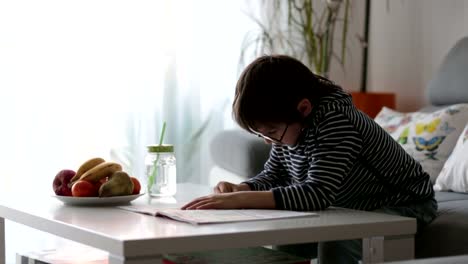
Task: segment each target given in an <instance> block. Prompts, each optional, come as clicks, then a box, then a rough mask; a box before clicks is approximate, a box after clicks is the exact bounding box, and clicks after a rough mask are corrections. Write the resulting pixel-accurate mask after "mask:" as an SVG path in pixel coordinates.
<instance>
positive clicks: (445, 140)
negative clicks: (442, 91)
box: [375, 104, 468, 183]
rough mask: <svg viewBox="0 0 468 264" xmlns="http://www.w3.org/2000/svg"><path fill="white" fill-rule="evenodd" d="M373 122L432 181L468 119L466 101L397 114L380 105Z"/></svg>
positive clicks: (434, 179) (433, 181)
mask: <svg viewBox="0 0 468 264" xmlns="http://www.w3.org/2000/svg"><path fill="white" fill-rule="evenodd" d="M375 121H376V122H377V123H378V124H379V125H380V126H382V127H383V128H384V129H385V130H386V131H387V132H388V133H389V134H390V135H391V136H392V137H393V138H394V139H395V140H396V141H398V143H400V144H401V145H402V146H403V148H404V149H405V150H406V152H408V153H409V154H410V155H411V156H412V157H413V158H414V159H415V160H417V161H418V162H419V163H420V164H421V166H422V167H423V168H424V170H425V171H426V172H427V173H429V175H430V176H431V181H432V183H435V181H436V178H437V176H438V175H439V173H440V171H441V170H442V167H443V165H444V163H445V161H446V160H447V158H448V157H449V155H450V153H451V152H452V150H453V148H454V146H455V144H456V142H457V139H458V137H459V135H460V134H461V132H462V131H463V128H464V127H465V124H466V123H467V122H468V104H457V105H451V106H449V107H446V108H443V109H441V110H438V111H435V112H432V113H423V112H413V113H400V112H397V111H394V110H391V109H389V108H385V107H384V108H383V109H382V111H381V112H380V113H379V114H378V115H377V116H376V118H375Z"/></svg>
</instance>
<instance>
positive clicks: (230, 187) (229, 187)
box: [214, 181, 250, 193]
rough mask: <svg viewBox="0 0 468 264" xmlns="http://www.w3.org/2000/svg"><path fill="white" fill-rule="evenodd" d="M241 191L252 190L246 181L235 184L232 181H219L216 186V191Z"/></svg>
mask: <svg viewBox="0 0 468 264" xmlns="http://www.w3.org/2000/svg"><path fill="white" fill-rule="evenodd" d="M240 191H250V187H249V185H247V184H245V183H241V184H234V183H230V182H225V181H222V182H219V183H218V184H216V186H215V187H214V192H215V193H230V192H240Z"/></svg>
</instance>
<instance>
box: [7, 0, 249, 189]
mask: <svg viewBox="0 0 468 264" xmlns="http://www.w3.org/2000/svg"><path fill="white" fill-rule="evenodd" d="M249 6H252V3H249V2H244V1H219V0H198V1H182V0H178V1H174V0H166V1H163V0H159V1H116V0H81V1H65V0H41V1H35V0H29V1H27V0H15V1H1V2H0V117H1V119H0V120H1V126H0V127H1V132H0V133H1V134H0V148H1V151H0V160H1V166H0V175H1V178H2V187H4V188H10V187H13V186H15V185H16V184H18V183H22V184H26V185H29V186H34V185H35V186H41V187H40V188H49V189H50V191H51V192H52V187H51V183H52V180H53V177H54V176H55V174H56V173H57V172H58V171H59V170H61V169H65V168H69V169H75V170H76V169H77V168H78V166H79V165H80V164H81V163H82V162H83V161H85V160H86V159H88V158H91V157H95V156H101V157H104V158H106V159H114V160H118V161H119V162H122V163H124V165H125V166H126V169H127V170H128V171H129V172H131V173H132V174H133V175H135V176H138V177H143V176H144V175H143V169H144V167H143V166H144V165H143V157H144V155H145V153H146V148H145V146H146V145H148V144H154V143H158V142H159V134H160V130H161V127H162V124H163V122H164V121H166V122H167V130H166V137H165V139H164V142H165V143H171V144H174V145H175V148H176V157H177V159H178V181H179V182H181V181H192V182H201V183H207V181H208V179H207V177H208V170H209V168H210V166H211V159H210V157H209V152H208V146H209V141H210V139H211V138H212V137H213V135H214V134H215V133H216V132H218V131H220V130H221V129H224V128H230V127H232V126H233V123H232V120H231V108H230V105H231V102H232V96H233V94H234V87H235V83H236V80H237V77H238V74H239V71H238V62H239V54H240V49H241V46H242V41H243V38H244V36H245V34H246V33H247V32H248V31H249V30H251V29H252V28H254V27H255V24H253V22H252V20H250V19H249V18H248V16H247V15H246V14H245V12H248V10H249Z"/></svg>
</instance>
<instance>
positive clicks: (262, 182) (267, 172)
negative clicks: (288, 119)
mask: <svg viewBox="0 0 468 264" xmlns="http://www.w3.org/2000/svg"><path fill="white" fill-rule="evenodd" d="M280 148H281V147H280V146H278V145H273V147H272V149H271V152H270V157H269V158H268V160H267V162H266V163H265V166H264V169H263V171H262V172H260V173H259V174H258V175H256V176H255V177H253V178H251V179H249V180H247V181H245V182H244V183H246V184H248V185H249V187H250V189H252V191H268V190H270V189H271V188H274V187H278V186H286V185H287V182H288V180H287V172H286V170H285V168H284V166H283V164H282V163H281V160H280V158H279V154H278V152H279V151H281V150H280Z"/></svg>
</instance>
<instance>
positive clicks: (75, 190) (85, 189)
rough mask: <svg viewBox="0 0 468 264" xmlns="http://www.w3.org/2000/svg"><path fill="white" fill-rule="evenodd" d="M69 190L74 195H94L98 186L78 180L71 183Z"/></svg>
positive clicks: (96, 194) (96, 193)
mask: <svg viewBox="0 0 468 264" xmlns="http://www.w3.org/2000/svg"><path fill="white" fill-rule="evenodd" d="M71 191H72V195H73V196H74V197H96V196H98V191H99V188H98V187H97V186H96V185H95V184H93V183H91V182H89V181H84V180H79V181H77V182H75V183H74V184H73V186H72V189H71Z"/></svg>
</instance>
